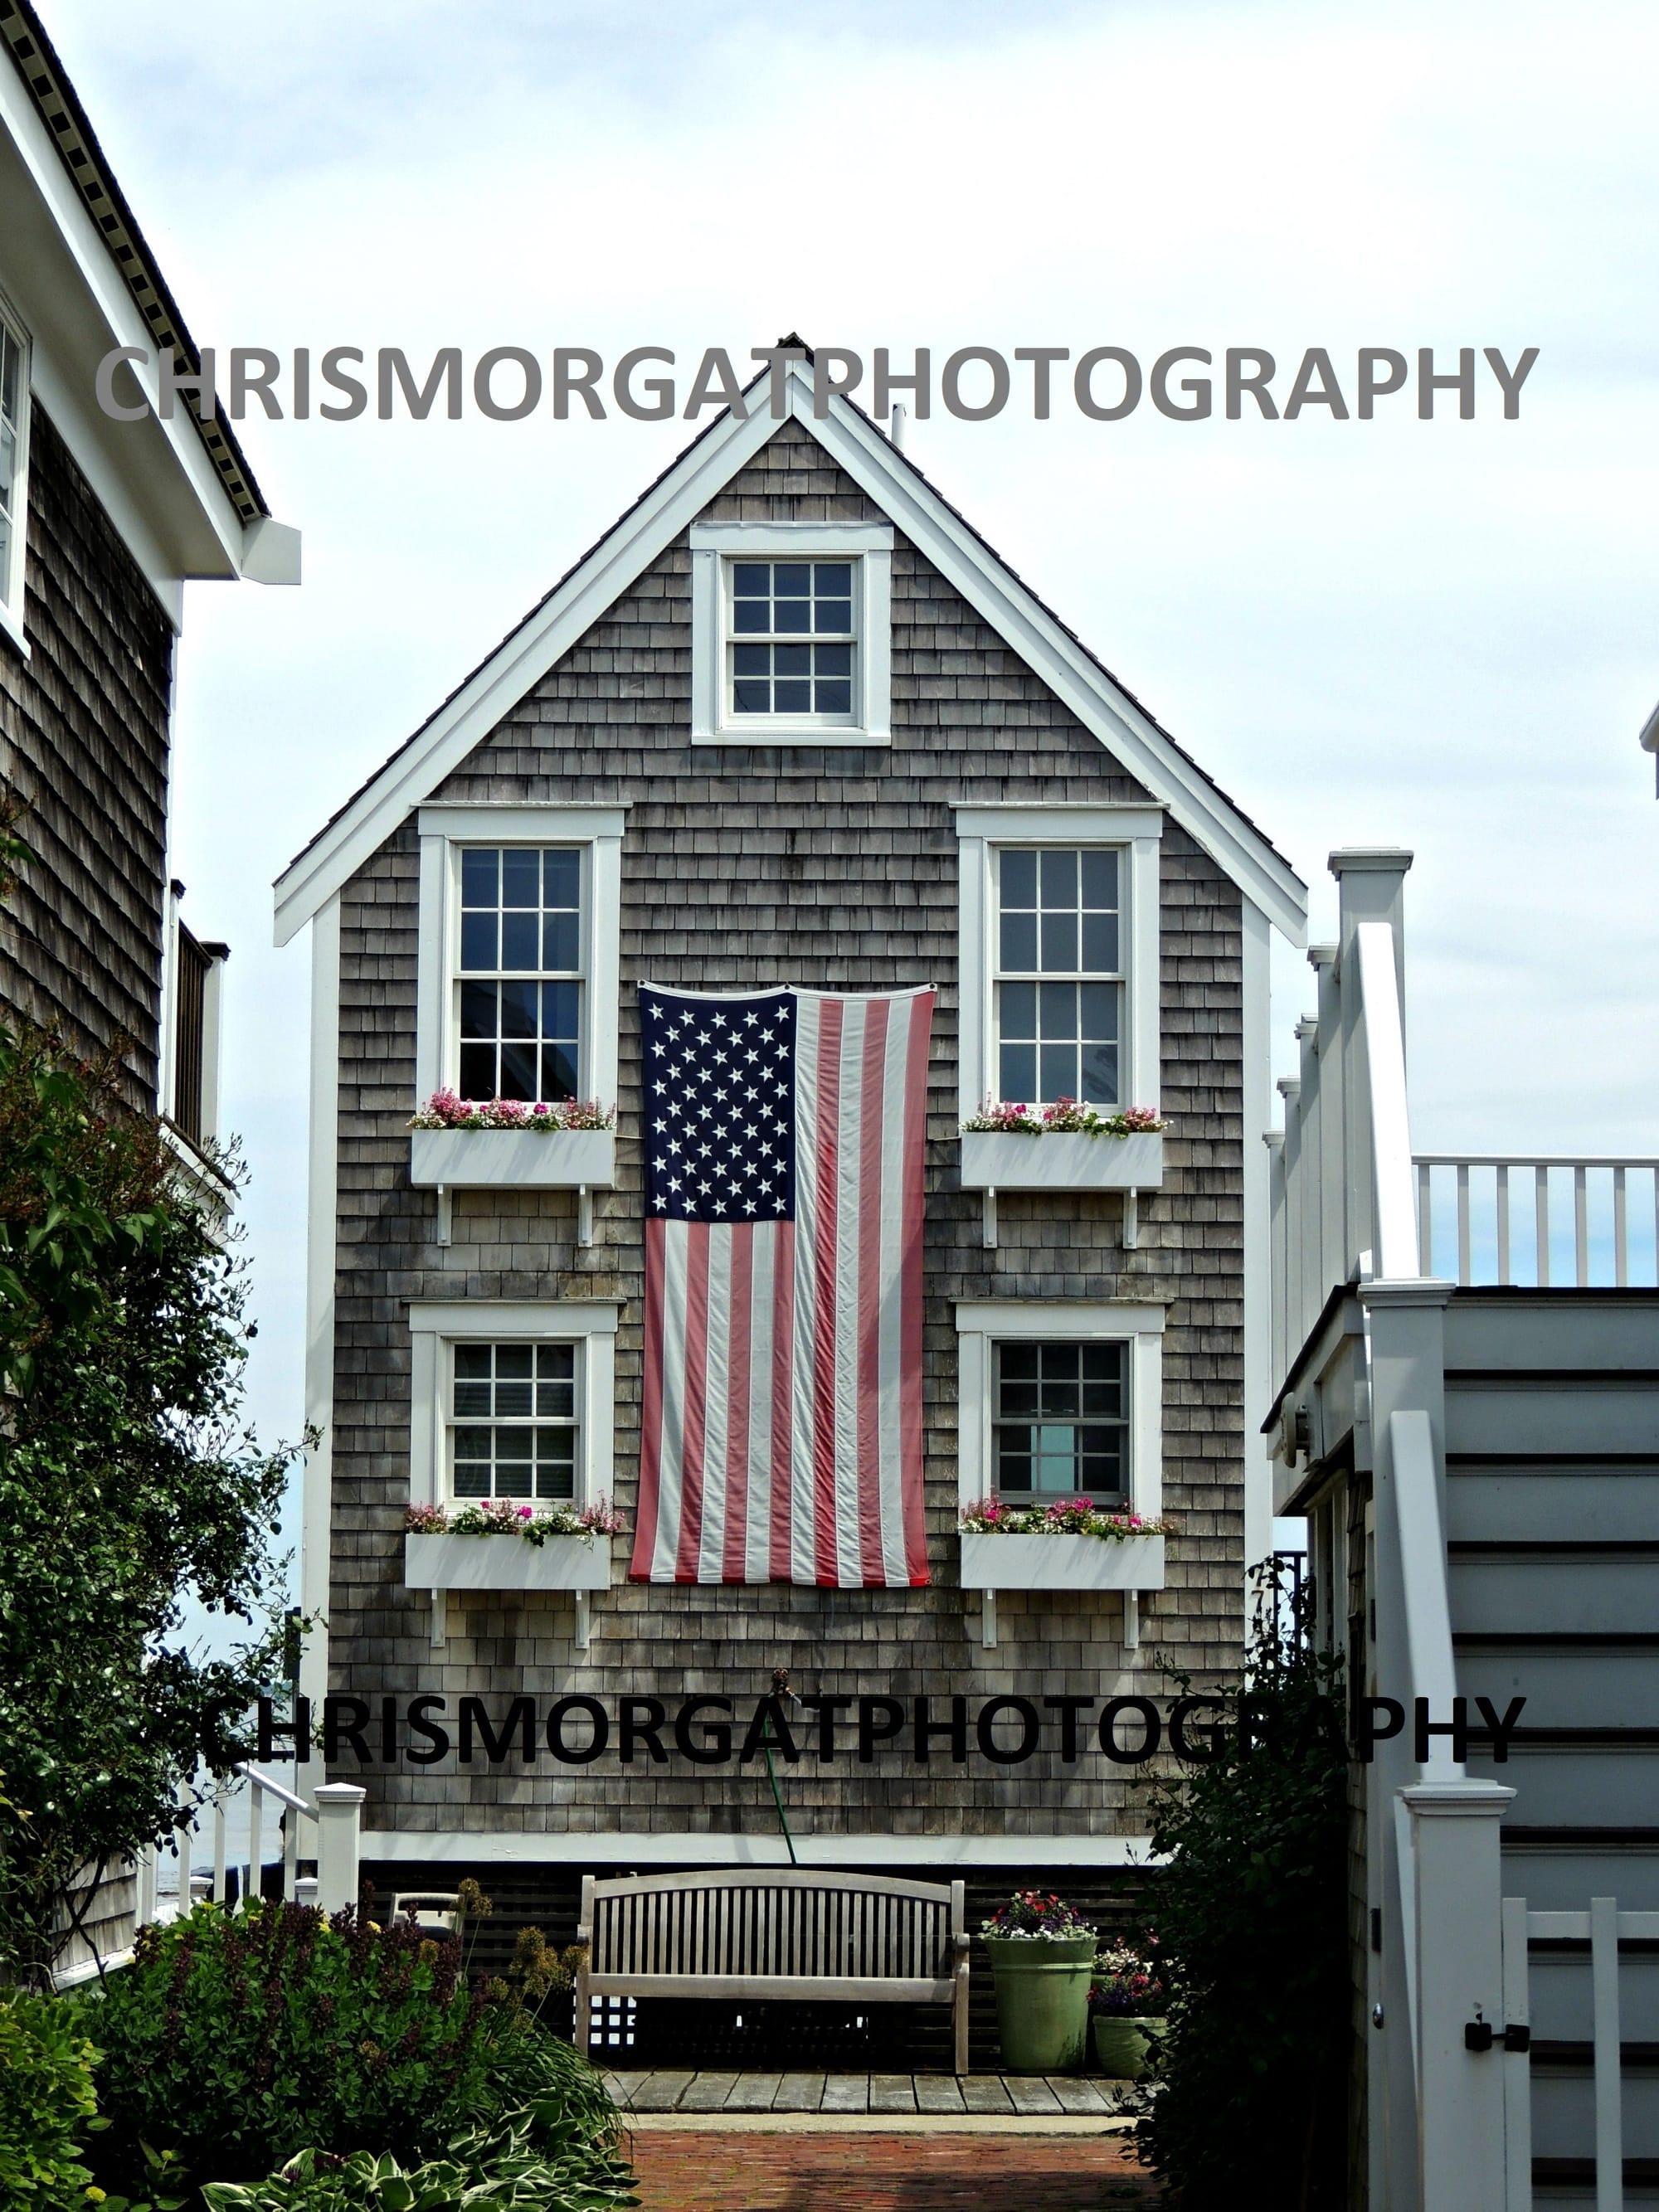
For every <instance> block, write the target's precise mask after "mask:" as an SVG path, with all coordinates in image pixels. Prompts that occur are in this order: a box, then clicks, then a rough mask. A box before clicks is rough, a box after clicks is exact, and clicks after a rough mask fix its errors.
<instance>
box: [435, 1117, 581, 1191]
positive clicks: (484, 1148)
mask: <svg viewBox="0 0 1659 2212" xmlns="http://www.w3.org/2000/svg"><path fill="white" fill-rule="evenodd" d="M616 1167H617V1137H616V1132H615V1131H614V1130H612V1129H550V1130H548V1131H547V1132H546V1133H543V1132H541V1131H539V1130H536V1129H411V1130H410V1138H409V1179H410V1182H412V1183H415V1184H416V1185H417V1186H418V1187H420V1188H422V1189H431V1188H435V1187H436V1188H441V1189H444V1190H486V1189H489V1188H495V1187H498V1186H502V1185H506V1186H508V1187H511V1188H517V1189H520V1190H580V1189H587V1190H608V1189H609V1188H611V1184H612V1183H613V1182H615V1181H616V1179H617V1177H616Z"/></svg>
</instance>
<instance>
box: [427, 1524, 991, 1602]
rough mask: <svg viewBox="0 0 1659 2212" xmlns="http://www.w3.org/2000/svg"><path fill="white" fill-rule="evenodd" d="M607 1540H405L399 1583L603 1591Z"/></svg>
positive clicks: (608, 1552)
mask: <svg viewBox="0 0 1659 2212" xmlns="http://www.w3.org/2000/svg"><path fill="white" fill-rule="evenodd" d="M1010 1541H1012V1539H1011V1540H1010ZM404 1585H405V1587H406V1588H407V1589H437V1590H596V1589H610V1587H611V1538H610V1537H609V1536H594V1537H591V1538H590V1537H586V1536H550V1537H548V1538H547V1539H546V1540H545V1541H544V1542H543V1543H540V1544H527V1543H526V1542H525V1541H524V1539H523V1538H522V1537H521V1536H420V1535H409V1536H405V1537H404Z"/></svg>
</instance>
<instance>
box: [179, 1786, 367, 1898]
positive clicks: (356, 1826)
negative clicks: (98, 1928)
mask: <svg viewBox="0 0 1659 2212" xmlns="http://www.w3.org/2000/svg"><path fill="white" fill-rule="evenodd" d="M236 1771H237V1773H238V1775H239V1776H240V1778H241V1779H242V1780H243V1781H244V1782H245V1783H246V1785H247V1828H246V1837H247V1858H246V1863H245V1864H243V1865H242V1866H240V1868H239V1869H238V1880H237V1887H238V1889H239V1890H240V1893H241V1895H242V1896H243V1897H244V1898H247V1897H257V1896H258V1894H259V1891H260V1886H261V1881H262V1878H263V1875H264V1866H265V1856H264V1850H265V1837H266V1833H267V1830H268V1826H269V1820H268V1815H267V1814H266V1810H265V1800H266V1799H267V1798H270V1800H271V1801H272V1802H274V1803H275V1804H276V1806H278V1807H280V1808H282V1810H283V1811H285V1812H286V1813H287V1814H288V1815H289V1818H288V1820H287V1821H286V1823H285V1824H284V1825H283V1830H282V1863H283V1897H284V1899H286V1900H287V1901H288V1902H289V1904H290V1905H291V1904H294V1903H295V1902H296V1901H301V1888H302V1887H304V1886H305V1885H302V1882H301V1875H300V1857H301V1852H300V1823H301V1821H302V1820H306V1821H309V1822H310V1823H311V1824H312V1826H313V1827H314V1828H315V1830H316V1834H315V1838H314V1843H315V1852H314V1856H315V1858H316V1861H317V1874H316V1893H315V1897H314V1899H311V1900H310V1901H312V1902H314V1903H316V1904H317V1905H320V1906H321V1908H322V1909H323V1911H325V1912H338V1911H342V1910H343V1908H344V1907H345V1906H346V1905H355V1904H356V1902H357V1891H358V1863H359V1857H360V1850H361V1823H362V1805H363V1799H364V1796H365V1794H366V1793H365V1792H364V1791H363V1790H362V1789H361V1788H360V1787H359V1786H358V1785H357V1784H356V1783H354V1782H325V1783H320V1784H319V1785H318V1787H317V1790H316V1791H315V1793H314V1795H315V1802H310V1803H308V1802H307V1800H306V1799H305V1798H303V1797H301V1796H298V1795H297V1794H296V1793H295V1791H294V1790H290V1789H289V1787H288V1785H287V1784H285V1783H283V1782H279V1781H277V1779H276V1777H275V1776H274V1775H270V1774H265V1773H263V1772H262V1771H260V1770H259V1768H258V1767H257V1766H252V1765H248V1764H246V1762H244V1764H243V1765H240V1766H239V1767H238V1768H237V1769H236ZM227 1795H228V1788H227V1786H225V1785H222V1786H221V1787H219V1788H218V1789H216V1790H214V1791H213V1792H212V1793H211V1795H210V1796H208V1797H206V1798H203V1797H201V1796H198V1795H197V1790H195V1788H194V1787H193V1785H191V1784H189V1783H181V1784H179V1807H180V1809H181V1810H186V1811H189V1812H190V1814H191V1819H190V1820H189V1822H188V1824H187V1825H186V1826H183V1827H181V1828H180V1829H179V1831H178V1832H177V1841H176V1845H175V1848H176V1849H177V1850H178V1853H179V1909H180V1910H181V1911H186V1910H188V1908H189V1905H190V1903H191V1866H192V1863H193V1861H194V1858H195V1850H194V1845H195V1843H196V1840H197V1838H198V1837H199V1836H201V1835H202V1834H203V1833H204V1832H206V1833H209V1834H210V1835H211V1837H212V1840H213V1874H212V1879H211V1884H210V1889H209V1892H208V1893H209V1895H210V1897H211V1898H212V1899H213V1901H214V1903H215V1904H216V1905H222V1904H223V1903H224V1901H225V1899H226V1897H227V1895H228V1893H229V1888H230V1881H229V1875H230V1868H231V1863H232V1862H231V1858H230V1813H229V1809H228V1806H227V1804H226V1797H227ZM204 1813H206V1814H208V1816H209V1817H208V1820H207V1823H206V1826H205V1831H204V1824H203V1820H202V1814H204ZM281 1817H282V1815H281V1813H280V1812H279V1813H278V1815H277V1818H278V1819H279V1820H281ZM306 1856H307V1857H312V1856H313V1853H311V1852H307V1854H306ZM155 1865H156V1853H155V1851H153V1850H152V1851H149V1852H145V1853H142V1854H141V1855H140V1857H139V1861H138V1906H139V1909H138V1914H137V1918H138V1923H139V1925H140V1926H143V1923H145V1922H146V1921H148V1920H153V1919H155V1917H156V1913H157V1907H158V1901H159V1900H158V1898H157V1893H156V1881H155Z"/></svg>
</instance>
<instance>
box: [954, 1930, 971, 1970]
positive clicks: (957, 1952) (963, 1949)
mask: <svg viewBox="0 0 1659 2212" xmlns="http://www.w3.org/2000/svg"><path fill="white" fill-rule="evenodd" d="M967 1956H968V1938H967V1937H966V1936H952V1937H951V1961H952V1963H953V1964H954V1965H956V1966H961V1965H962V1964H963V1961H964V1960H966V1958H967Z"/></svg>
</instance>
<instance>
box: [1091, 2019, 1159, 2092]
mask: <svg viewBox="0 0 1659 2212" xmlns="http://www.w3.org/2000/svg"><path fill="white" fill-rule="evenodd" d="M1163 2033H1164V2022H1163V2021H1162V2020H1161V2019H1155V2018H1154V2017H1153V2016H1152V2015H1151V2014H1146V2015H1143V2016H1141V2017H1139V2018H1137V2017H1136V2016H1135V2015H1133V2014H1132V2013H1097V2014H1096V2015H1095V2057H1096V2058H1097V2060H1098V2061H1099V2063H1100V2070H1101V2072H1102V2073H1103V2074H1105V2075H1109V2076H1110V2077H1111V2079H1112V2080H1113V2081H1139V2079H1140V2076H1141V2074H1142V2071H1143V2070H1144V2069H1145V2067H1146V2053H1147V2051H1149V2050H1150V2049H1151V2047H1152V2045H1153V2044H1154V2043H1155V2042H1156V2041H1157V2040H1158V2037H1159V2036H1160V2035H1162V2034H1163Z"/></svg>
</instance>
